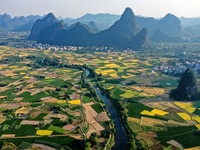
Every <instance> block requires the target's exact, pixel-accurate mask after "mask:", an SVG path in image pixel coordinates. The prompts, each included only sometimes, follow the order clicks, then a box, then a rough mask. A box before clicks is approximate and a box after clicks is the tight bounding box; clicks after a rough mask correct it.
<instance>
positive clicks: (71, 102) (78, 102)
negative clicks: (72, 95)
mask: <svg viewBox="0 0 200 150" xmlns="http://www.w3.org/2000/svg"><path fill="white" fill-rule="evenodd" d="M68 103H70V104H81V100H80V99H78V100H72V101H68Z"/></svg>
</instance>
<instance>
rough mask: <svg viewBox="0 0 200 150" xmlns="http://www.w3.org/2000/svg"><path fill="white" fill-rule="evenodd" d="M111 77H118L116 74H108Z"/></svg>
mask: <svg viewBox="0 0 200 150" xmlns="http://www.w3.org/2000/svg"><path fill="white" fill-rule="evenodd" d="M109 75H110V76H111V77H118V75H117V74H116V73H113V74H109Z"/></svg>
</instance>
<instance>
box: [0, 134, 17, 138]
mask: <svg viewBox="0 0 200 150" xmlns="http://www.w3.org/2000/svg"><path fill="white" fill-rule="evenodd" d="M12 137H15V134H3V135H2V136H1V138H12Z"/></svg>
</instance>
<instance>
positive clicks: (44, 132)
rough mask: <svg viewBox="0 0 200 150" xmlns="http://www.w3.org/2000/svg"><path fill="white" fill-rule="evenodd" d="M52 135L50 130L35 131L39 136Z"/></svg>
mask: <svg viewBox="0 0 200 150" xmlns="http://www.w3.org/2000/svg"><path fill="white" fill-rule="evenodd" d="M52 133H53V131H51V130H37V132H36V134H37V135H41V136H45V135H51V134H52Z"/></svg>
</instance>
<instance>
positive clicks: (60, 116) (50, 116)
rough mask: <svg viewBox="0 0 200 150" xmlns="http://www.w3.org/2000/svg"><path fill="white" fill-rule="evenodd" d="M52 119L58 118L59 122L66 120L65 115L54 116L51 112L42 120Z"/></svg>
mask: <svg viewBox="0 0 200 150" xmlns="http://www.w3.org/2000/svg"><path fill="white" fill-rule="evenodd" d="M52 117H56V118H60V120H62V121H65V120H66V119H67V116H66V115H63V114H55V113H53V112H51V113H50V114H48V115H47V116H45V117H44V119H51V118H52Z"/></svg>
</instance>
